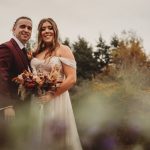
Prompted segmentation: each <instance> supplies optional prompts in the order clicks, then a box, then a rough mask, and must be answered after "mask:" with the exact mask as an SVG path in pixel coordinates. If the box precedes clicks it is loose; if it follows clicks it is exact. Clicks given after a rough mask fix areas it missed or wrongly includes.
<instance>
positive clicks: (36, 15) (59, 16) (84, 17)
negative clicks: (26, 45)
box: [0, 0, 150, 53]
mask: <svg viewBox="0 0 150 150" xmlns="http://www.w3.org/2000/svg"><path fill="white" fill-rule="evenodd" d="M24 15H25V16H28V17H30V18H31V19H32V20H33V26H34V28H33V34H32V39H34V38H35V35H36V28H37V24H38V22H39V21H40V19H42V18H45V17H52V18H53V19H54V20H55V21H56V23H57V25H58V28H59V32H60V37H61V38H62V39H64V38H66V37H68V38H69V39H70V41H71V42H74V41H76V40H77V38H78V36H80V37H84V38H85V39H86V40H87V41H88V42H89V43H91V44H92V45H93V46H95V45H96V42H97V41H98V38H99V35H100V34H101V35H102V37H103V38H104V39H105V40H106V42H107V43H108V42H109V41H110V39H111V37H112V36H113V35H114V34H117V35H120V33H121V32H122V31H123V30H127V31H128V30H134V31H135V32H136V33H137V35H138V36H140V37H141V38H142V39H143V45H144V49H145V51H146V52H148V53H150V0H0V43H2V42H4V41H7V40H9V38H10V37H11V28H12V25H13V23H14V21H15V19H16V18H17V17H20V16H24Z"/></svg>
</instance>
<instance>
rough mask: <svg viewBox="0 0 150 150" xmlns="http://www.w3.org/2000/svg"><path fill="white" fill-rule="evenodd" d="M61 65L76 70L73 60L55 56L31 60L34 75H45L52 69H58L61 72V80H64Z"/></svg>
mask: <svg viewBox="0 0 150 150" xmlns="http://www.w3.org/2000/svg"><path fill="white" fill-rule="evenodd" d="M62 63H64V64H66V65H68V66H71V67H73V68H75V69H76V62H75V60H72V59H68V58H64V57H57V56H53V57H49V58H47V59H45V60H42V59H38V58H33V59H32V60H31V67H32V69H33V73H34V74H38V73H40V72H42V73H44V74H46V73H49V72H50V71H51V70H52V69H53V67H59V68H60V70H61V71H60V72H61V78H64V73H63V69H62Z"/></svg>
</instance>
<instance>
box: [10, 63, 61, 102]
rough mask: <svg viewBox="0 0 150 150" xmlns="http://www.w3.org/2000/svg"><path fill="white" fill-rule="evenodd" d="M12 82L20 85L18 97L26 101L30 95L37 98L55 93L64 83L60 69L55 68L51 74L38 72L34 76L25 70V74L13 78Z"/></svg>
mask: <svg viewBox="0 0 150 150" xmlns="http://www.w3.org/2000/svg"><path fill="white" fill-rule="evenodd" d="M12 81H14V82H16V83H17V84H19V88H18V95H20V97H21V99H22V100H24V99H25V98H26V97H27V96H28V95H29V94H34V95H35V96H41V95H44V94H45V93H46V92H48V91H51V92H55V91H56V89H57V88H58V87H59V85H60V83H61V82H62V80H61V78H60V68H59V67H58V66H54V68H53V69H52V71H51V72H49V73H44V72H38V73H37V74H33V73H32V72H29V71H27V70H25V71H24V72H23V73H21V74H20V75H18V76H17V77H15V78H13V79H12Z"/></svg>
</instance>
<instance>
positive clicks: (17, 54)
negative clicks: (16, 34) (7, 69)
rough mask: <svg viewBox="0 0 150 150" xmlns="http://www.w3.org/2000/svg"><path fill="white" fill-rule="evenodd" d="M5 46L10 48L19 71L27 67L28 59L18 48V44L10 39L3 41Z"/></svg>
mask: <svg viewBox="0 0 150 150" xmlns="http://www.w3.org/2000/svg"><path fill="white" fill-rule="evenodd" d="M5 45H7V47H9V48H10V49H11V52H12V54H13V56H14V58H15V62H16V65H17V67H18V71H19V72H20V73H21V72H23V71H24V70H27V69H28V59H27V57H26V56H25V55H24V53H23V51H22V50H21V49H20V47H19V46H18V44H17V43H16V41H15V40H14V39H11V40H10V41H9V42H7V43H5Z"/></svg>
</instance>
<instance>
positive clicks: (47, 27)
mask: <svg viewBox="0 0 150 150" xmlns="http://www.w3.org/2000/svg"><path fill="white" fill-rule="evenodd" d="M41 37H42V40H43V42H44V43H46V44H50V43H52V41H53V39H54V30H53V26H52V24H51V23H49V22H48V21H47V22H44V23H43V25H42V28H41Z"/></svg>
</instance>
